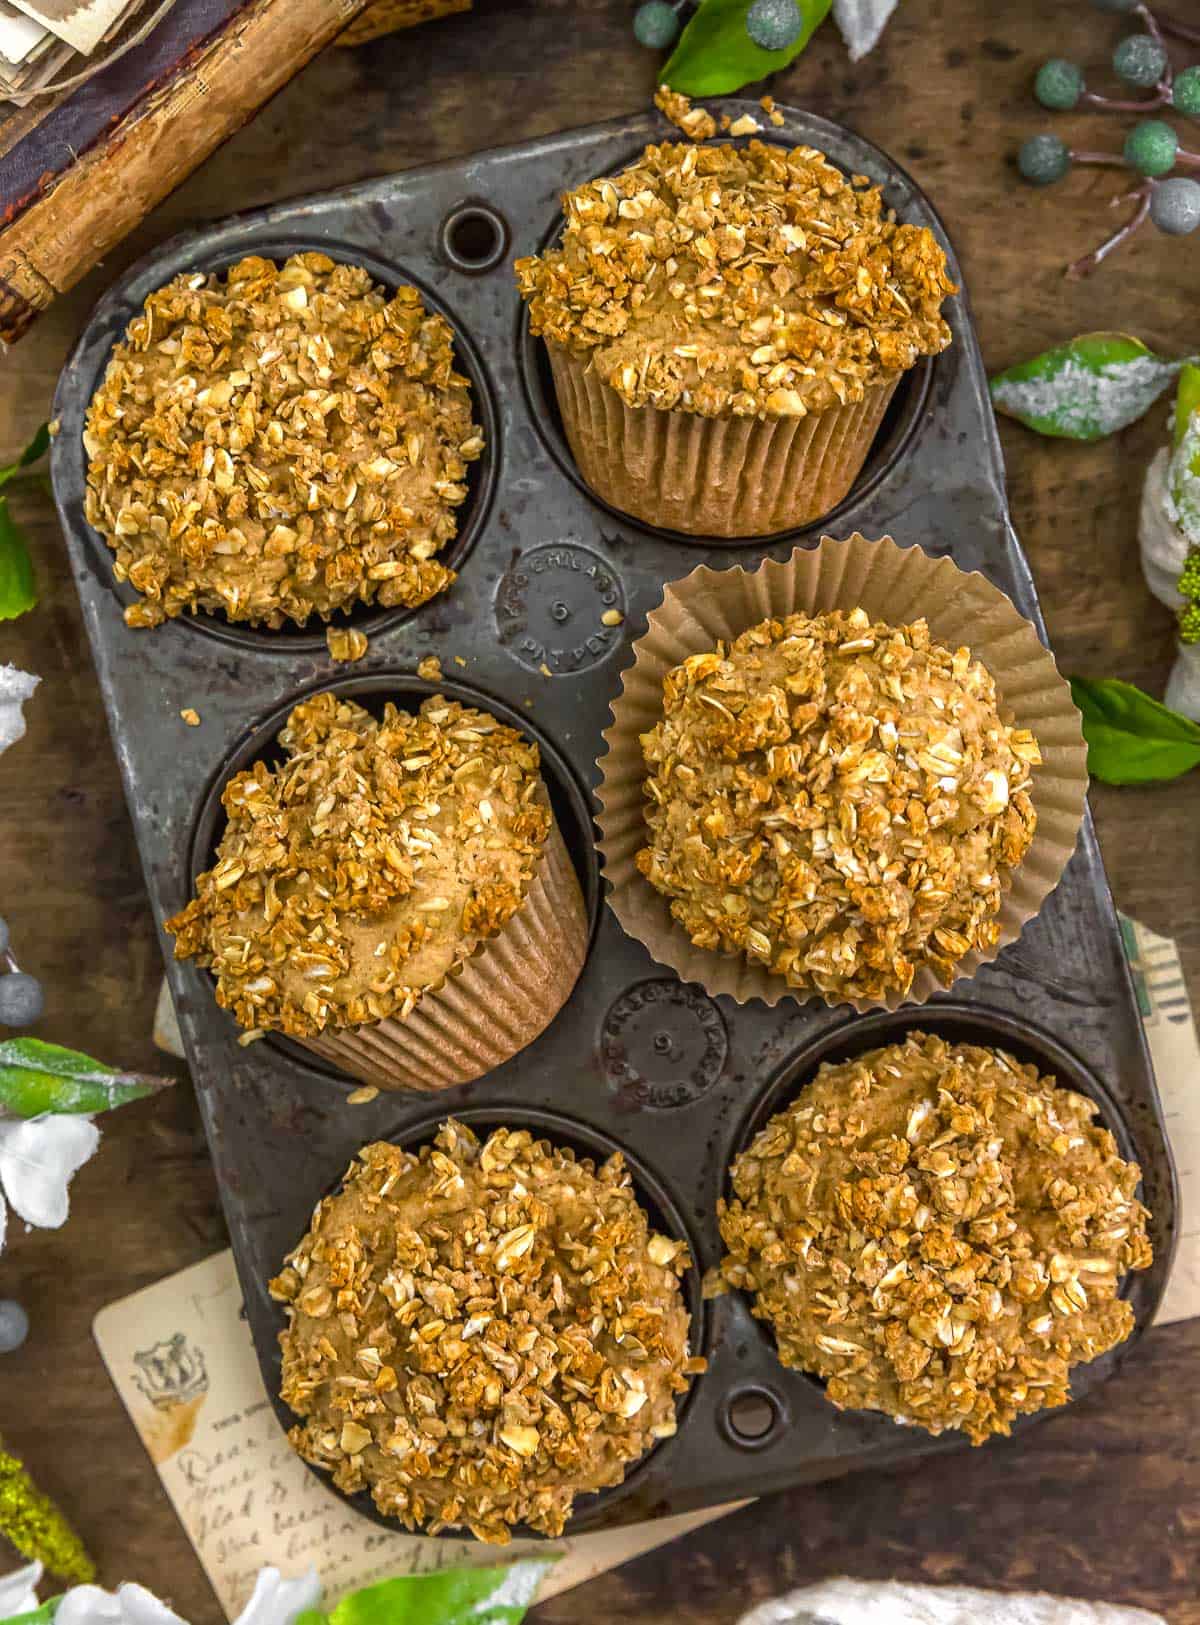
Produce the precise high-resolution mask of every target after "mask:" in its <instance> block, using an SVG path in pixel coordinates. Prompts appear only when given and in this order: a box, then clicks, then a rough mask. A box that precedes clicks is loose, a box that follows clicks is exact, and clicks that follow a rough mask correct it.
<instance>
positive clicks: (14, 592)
mask: <svg viewBox="0 0 1200 1625" xmlns="http://www.w3.org/2000/svg"><path fill="white" fill-rule="evenodd" d="M36 603H37V587H36V586H35V585H34V580H33V565H32V564H31V563H30V560H29V550H28V548H27V547H26V546H25V538H24V537H23V536H22V535H21V532H20V530H19V529H18V527H17V523H16V520H15V519H14V518H13V516H12V514H11V513H9V511H8V503H7V502H6V501H5V500H4V498H2V497H0V621H11V620H15V619H16V617H17V616H18V615H24V613H25V611H26V610H27V609H32V608H33V606H34V605H35V604H36Z"/></svg>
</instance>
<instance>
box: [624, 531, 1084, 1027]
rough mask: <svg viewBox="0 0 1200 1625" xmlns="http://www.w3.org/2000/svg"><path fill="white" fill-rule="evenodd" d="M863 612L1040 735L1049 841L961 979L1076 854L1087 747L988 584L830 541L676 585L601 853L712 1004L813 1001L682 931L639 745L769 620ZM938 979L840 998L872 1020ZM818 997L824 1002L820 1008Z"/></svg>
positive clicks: (1039, 776) (644, 650)
mask: <svg viewBox="0 0 1200 1625" xmlns="http://www.w3.org/2000/svg"><path fill="white" fill-rule="evenodd" d="M858 605H861V606H862V608H863V609H865V610H866V611H867V613H868V614H869V615H870V616H871V617H872V619H875V620H882V621H886V622H888V623H890V624H891V625H894V626H896V625H903V624H907V623H909V622H911V621H915V620H918V619H919V618H921V617H922V616H923V617H924V618H925V620H927V621H928V623H929V626H930V630H931V632H932V635H933V637H934V639H935V640H936V641H937V642H938V643H941V644H943V645H945V646H946V647H948V648H950V649H956V648H959V647H962V646H964V645H965V646H966V647H967V648H969V649H970V651H971V653H972V655H973V656H975V658H977V659H978V660H980V661H982V662H983V664H984V665H985V666H986V667H987V669H988V671H990V672H991V674H992V676H993V678H994V679H995V681H996V688H997V692H998V696H999V700H1000V707H1001V712H1002V714H1003V715H1004V716H1005V718H1006V720H1010V721H1012V722H1013V723H1015V724H1016V725H1017V726H1019V727H1022V728H1029V729H1031V730H1032V731H1033V733H1034V735H1035V736H1036V738H1037V740H1038V743H1039V745H1040V746H1041V750H1042V757H1043V765H1042V766H1041V767H1039V768H1035V769H1034V773H1033V785H1032V790H1031V794H1032V798H1033V804H1034V809H1035V811H1036V813H1037V829H1036V831H1035V834H1034V838H1033V842H1032V844H1031V846H1030V848H1029V851H1028V852H1027V853H1026V855H1025V858H1024V861H1023V862H1022V863H1021V865H1020V866H1019V868H1018V869H1017V870H1016V871H1015V873H1014V874H1013V875H1012V882H1011V886H1010V889H1009V890H1008V891H1007V892H1006V894H1005V897H1004V901H1003V903H1002V905H1001V908H1000V912H999V914H998V916H997V923H998V925H999V928H1000V936H999V940H998V942H997V944H996V946H995V948H994V949H992V950H991V951H990V952H987V953H980V952H978V951H973V952H971V953H970V954H968V955H966V956H965V957H964V958H963V959H962V960H961V961H960V962H959V969H958V976H957V978H956V980H962V979H964V978H967V977H971V976H973V975H974V974H975V973H976V971H978V969H979V967H980V966H981V965H982V964H984V963H986V962H987V961H988V960H991V959H994V958H995V957H996V955H997V954H998V953H999V952H1000V950H1001V949H1002V948H1004V947H1006V946H1007V945H1008V944H1009V943H1012V942H1015V941H1016V939H1017V938H1018V937H1019V936H1020V934H1021V930H1022V927H1023V926H1024V925H1025V924H1026V922H1027V921H1029V920H1031V919H1032V918H1033V916H1034V915H1035V914H1036V913H1037V911H1038V909H1039V908H1040V907H1041V905H1042V903H1043V902H1044V901H1045V899H1046V897H1047V896H1048V895H1049V893H1050V892H1051V891H1053V889H1054V887H1055V886H1056V885H1057V884H1058V881H1059V879H1060V878H1061V876H1062V872H1063V870H1064V869H1065V867H1066V865H1067V862H1068V861H1069V859H1070V857H1071V854H1072V852H1074V850H1075V843H1076V840H1077V838H1078V835H1079V827H1080V824H1081V822H1082V819H1083V809H1084V804H1085V800H1086V796H1087V783H1088V780H1087V747H1086V745H1085V744H1084V741H1083V733H1082V728H1081V724H1080V718H1079V713H1078V712H1077V711H1076V709H1075V707H1074V705H1073V704H1072V703H1071V691H1070V688H1069V686H1068V684H1067V683H1066V681H1065V680H1064V679H1063V678H1062V677H1061V676H1060V675H1059V672H1058V667H1057V666H1056V665H1055V662H1054V657H1053V655H1051V654H1050V652H1049V650H1047V649H1046V648H1045V647H1044V646H1043V644H1042V642H1041V640H1040V638H1039V637H1038V635H1037V632H1036V630H1035V629H1034V627H1033V626H1032V625H1031V624H1030V622H1029V621H1027V620H1026V619H1025V618H1024V616H1022V615H1021V614H1020V613H1019V612H1018V610H1017V609H1016V607H1015V606H1014V605H1013V604H1012V603H1011V601H1010V600H1009V599H1008V598H1006V597H1005V595H1004V594H1003V593H1002V592H1001V591H1000V590H999V588H998V587H994V586H993V585H992V583H991V582H990V581H988V580H987V579H986V577H984V576H982V575H979V574H967V573H966V572H965V571H962V570H960V569H959V568H958V566H957V565H955V564H954V563H952V561H951V560H950V559H933V558H930V557H929V556H928V554H926V553H923V552H922V551H921V550H920V548H917V547H900V546H898V545H897V544H896V542H894V541H893V540H892V538H891V537H884V538H883V539H882V540H881V541H877V542H872V541H868V540H867V538H866V537H864V536H861V535H858V534H855V535H853V536H851V537H850V538H849V539H848V540H846V541H835V540H834V539H833V538H832V537H828V536H827V537H824V538H822V540H821V542H820V544H819V545H818V546H817V547H815V548H812V549H808V550H799V549H798V550H797V551H796V552H794V553H793V554H792V556H791V558H790V559H786V560H783V561H782V562H778V563H776V562H772V561H768V562H767V563H765V564H763V565H761V566H759V567H758V568H757V569H754V570H745V569H742V568H740V567H739V568H734V569H729V570H711V569H709V568H708V567H707V566H702V567H701V568H700V569H697V570H693V571H692V573H691V574H690V575H688V576H685V577H684V578H683V579H682V580H681V581H674V582H671V583H670V584H669V585H668V586H667V587H666V589H665V592H664V595H663V601H662V603H661V604H660V605H659V607H658V608H657V609H655V610H653V611H651V613H650V615H649V617H648V624H647V629H646V632H645V635H644V636H643V637H641V638H639V639H638V640H637V642H636V643H635V644H634V645H633V650H632V653H633V657H634V659H633V664H632V665H631V666H630V667H628V668H627V669H626V671H625V672H624V674H623V677H622V684H621V692H620V694H619V695H618V696H617V698H616V699H615V700H614V701H613V705H612V715H613V722H612V726H611V727H610V728H608V729H607V730H606V731H605V734H604V738H605V741H606V742H607V745H608V752H607V754H606V755H605V756H603V757H602V758H601V759H600V763H599V766H600V770H601V775H602V777H601V782H600V787H599V789H598V791H597V795H598V797H599V800H600V804H601V808H602V811H601V813H600V814H599V817H598V819H597V822H598V823H599V826H600V830H601V839H600V850H601V852H602V853H603V854H604V868H605V875H606V877H607V879H608V882H609V887H610V890H609V895H608V901H609V904H610V906H611V907H612V910H613V912H614V913H615V914H616V916H617V919H618V920H619V921H620V922H621V925H622V926H623V928H624V929H625V931H626V932H627V933H628V935H629V936H631V937H634V938H636V939H637V941H639V942H641V943H642V944H643V945H644V946H645V947H646V948H647V949H648V950H649V952H650V953H651V954H652V955H653V957H654V958H655V959H656V960H657V961H658V962H659V963H660V964H663V965H668V966H670V967H671V969H672V970H675V971H677V972H678V974H679V975H680V976H681V977H682V978H683V979H684V980H685V981H688V982H698V983H699V984H700V986H701V987H703V988H704V990H705V991H706V992H707V993H709V994H713V995H716V994H720V993H726V994H728V995H729V996H730V997H731V998H733V999H735V1000H736V1001H737V1002H738V1003H739V1004H744V1003H746V1002H747V1001H748V1000H750V999H762V1000H763V1001H764V1003H766V1004H769V1005H775V1004H778V1002H779V1000H780V999H783V998H789V997H790V998H795V999H800V1000H806V999H808V998H811V997H813V996H814V995H813V993H812V992H810V990H808V989H806V988H805V989H798V988H793V987H791V986H789V984H788V982H787V981H786V980H785V979H784V978H783V977H782V976H778V975H774V974H772V973H771V972H769V971H768V970H766V969H765V968H764V967H763V966H761V965H755V964H751V963H750V962H749V961H748V960H746V959H744V958H742V957H741V956H735V955H723V954H720V953H717V952H714V951H711V950H708V949H703V948H697V947H696V946H695V945H694V944H693V943H692V941H691V939H690V938H689V937H688V935H687V933H686V931H685V930H684V928H683V927H682V926H681V925H680V924H679V923H678V922H677V921H676V920H674V919H673V918H672V916H671V910H670V901H669V899H668V898H666V897H664V896H663V895H662V893H661V892H658V891H656V890H655V888H654V887H653V886H651V884H650V882H649V881H648V880H646V879H645V878H644V877H643V876H642V875H641V874H640V873H639V871H638V869H637V866H636V862H635V859H636V857H637V853H638V851H639V850H640V849H641V848H642V847H643V846H644V845H645V844H646V840H647V837H648V834H649V831H648V827H647V824H646V821H645V811H644V809H645V792H644V789H643V786H644V782H645V778H646V765H645V761H644V758H643V756H642V749H641V743H640V738H639V736H640V735H641V734H643V733H646V732H648V731H649V730H650V729H651V728H653V727H654V725H655V723H656V722H658V720H659V719H660V717H661V715H662V705H663V678H664V677H665V676H666V674H667V672H668V671H670V670H671V668H672V667H674V666H677V665H679V664H680V662H681V661H683V660H686V659H687V657H688V656H689V655H693V654H698V653H701V652H703V651H705V650H710V649H713V648H714V647H715V646H716V645H717V643H718V642H724V643H728V642H730V641H731V640H732V639H734V638H735V637H737V636H738V635H739V633H741V632H744V631H745V630H746V629H747V627H751V626H756V625H757V624H758V623H759V622H760V621H764V620H767V619H769V618H778V617H782V616H785V615H791V614H795V613H797V612H801V613H807V614H817V613H821V612H823V611H829V610H834V609H843V610H851V609H854V608H855V607H856V606H858ZM943 985H944V984H943V983H941V982H940V981H939V980H938V979H937V977H936V975H935V974H934V972H933V971H932V970H931V969H929V968H928V967H921V968H919V969H918V971H917V973H916V976H915V977H914V980H913V983H912V987H911V989H910V991H909V992H908V993H907V994H905V995H903V996H901V995H900V994H899V993H893V994H892V995H891V996H890V997H889V998H887V999H886V1000H865V999H837V998H834V997H832V996H831V997H830V999H829V1001H828V1002H831V1003H846V1004H851V1005H853V1006H854V1008H855V1009H857V1010H859V1011H865V1010H869V1009H877V1008H879V1007H880V1005H881V1004H885V1005H886V1007H887V1008H888V1009H892V1010H894V1009H896V1008H897V1007H898V1006H900V1005H901V1004H922V1003H924V1002H925V1000H926V999H928V998H929V997H930V995H931V994H933V993H937V992H940V991H942V989H943ZM818 996H819V995H818Z"/></svg>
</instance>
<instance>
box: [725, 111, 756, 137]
mask: <svg viewBox="0 0 1200 1625" xmlns="http://www.w3.org/2000/svg"><path fill="white" fill-rule="evenodd" d="M761 129H762V125H761V124H760V123H759V122H758V120H757V119H756V118H755V117H754V115H753V113H743V114H742V116H741V118H738V119H734V121H733V123H732V124H731V125H730V126H729V133H730V135H757V133H758V131H759V130H761Z"/></svg>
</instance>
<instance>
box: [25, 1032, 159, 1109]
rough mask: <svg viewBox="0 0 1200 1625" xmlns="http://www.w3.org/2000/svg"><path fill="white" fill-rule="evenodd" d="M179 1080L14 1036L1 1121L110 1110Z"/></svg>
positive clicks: (34, 1039)
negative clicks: (118, 1067)
mask: <svg viewBox="0 0 1200 1625" xmlns="http://www.w3.org/2000/svg"><path fill="white" fill-rule="evenodd" d="M173 1082H174V1080H173V1079H172V1078H158V1077H153V1076H151V1075H149V1074H147V1073H141V1072H117V1071H114V1069H113V1068H112V1067H108V1066H105V1064H104V1062H103V1061H93V1060H92V1058H91V1056H90V1055H81V1054H80V1053H79V1051H78V1050H73V1049H63V1047H62V1046H61V1045H60V1044H47V1043H45V1042H43V1040H42V1039H40V1038H8V1039H5V1040H4V1042H3V1043H0V1117H41V1116H42V1115H43V1114H44V1113H46V1112H55V1113H63V1112H86V1113H89V1114H90V1113H92V1112H107V1111H111V1110H112V1109H113V1108H114V1107H116V1106H125V1105H128V1103H129V1102H130V1101H131V1100H141V1099H142V1097H143V1096H144V1095H152V1094H156V1093H157V1092H158V1090H160V1089H166V1088H168V1087H169V1086H170V1084H171V1083H173Z"/></svg>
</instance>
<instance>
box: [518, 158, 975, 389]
mask: <svg viewBox="0 0 1200 1625" xmlns="http://www.w3.org/2000/svg"><path fill="white" fill-rule="evenodd" d="M563 210H564V213H565V215H566V229H565V231H564V233H563V239H562V246H561V247H559V248H553V249H550V250H548V251H547V252H546V253H545V254H543V255H541V256H540V257H532V258H527V259H521V260H518V261H517V263H516V272H517V282H518V284H519V286H520V290H521V293H522V295H523V296H524V297H525V299H526V300H527V301H528V302H529V310H530V321H531V325H532V328H533V331H534V332H535V333H539V334H542V335H543V336H544V337H545V338H546V339H547V340H549V341H550V342H551V343H554V344H558V345H562V346H563V347H565V348H567V349H569V350H571V351H573V352H574V353H575V354H576V355H580V356H590V360H591V365H592V367H593V368H595V370H596V371H597V373H598V374H599V376H600V377H601V379H602V380H603V381H604V382H605V383H607V384H609V385H610V386H611V387H612V388H613V389H615V390H616V391H617V393H618V394H619V395H620V396H621V398H622V399H623V400H624V401H625V402H626V403H627V404H628V405H629V406H632V407H638V406H655V407H660V408H664V409H671V408H682V409H683V410H684V411H688V412H695V413H699V414H700V415H701V416H703V417H716V416H720V415H726V414H730V413H732V414H733V415H735V416H739V417H803V416H804V415H805V414H806V413H808V412H821V411H825V410H827V409H828V408H830V407H833V406H837V405H838V404H841V403H846V402H855V401H861V400H862V399H863V396H864V393H865V391H866V389H867V387H868V386H870V385H874V384H879V383H882V382H884V381H885V380H888V379H891V378H894V377H895V375H897V374H898V373H901V372H903V371H904V370H905V369H906V368H908V367H911V366H912V365H913V364H914V362H915V361H916V360H917V358H918V356H921V355H933V354H936V352H937V351H939V350H943V349H945V347H946V345H947V344H949V342H950V329H949V327H948V326H947V325H946V323H945V321H944V320H943V318H942V315H941V305H942V301H943V299H944V298H945V297H946V295H947V294H950V293H953V292H955V291H956V289H955V286H954V284H953V283H952V282H951V281H950V279H949V276H948V275H947V271H946V257H945V255H944V253H943V252H942V249H941V248H940V247H939V245H938V243H937V241H936V239H935V238H934V237H933V235H932V233H931V232H930V231H929V230H928V229H927V228H926V227H924V226H911V225H898V224H897V223H896V221H895V220H894V219H892V218H891V216H890V215H889V214H888V212H887V211H886V210H885V209H884V206H883V202H882V199H881V197H880V194H879V189H878V187H872V186H870V185H869V184H868V183H867V182H866V180H865V179H864V178H863V177H857V178H855V179H854V180H852V181H849V180H847V179H846V177H845V176H844V175H843V174H842V172H841V171H840V170H839V169H836V168H835V167H834V166H833V165H832V164H831V163H829V162H828V160H827V159H826V158H825V157H824V156H823V155H822V154H821V153H819V152H817V151H815V150H814V149H813V148H811V147H796V148H794V149H793V150H791V151H788V150H787V149H786V148H784V147H780V146H776V145H772V144H770V143H765V142H761V141H751V142H750V144H749V145H748V146H746V147H741V148H739V147H732V146H727V145H726V146H702V147H696V146H690V145H682V144H670V143H668V144H665V145H663V146H658V147H648V148H647V149H646V152H645V153H644V154H643V156H642V157H641V158H640V159H639V160H638V161H637V163H635V164H633V165H632V166H631V167H630V168H629V169H627V170H625V171H624V172H623V173H622V174H620V175H614V176H611V177H608V176H606V177H603V178H602V179H600V180H595V181H589V182H588V183H587V184H586V185H585V186H581V187H578V188H577V189H576V190H575V191H573V192H568V193H566V194H565V196H564V197H563Z"/></svg>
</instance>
